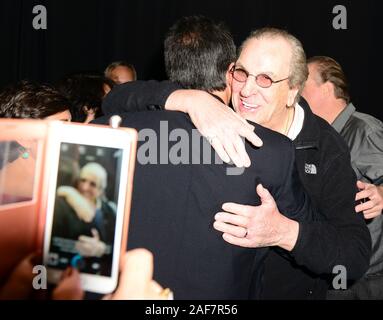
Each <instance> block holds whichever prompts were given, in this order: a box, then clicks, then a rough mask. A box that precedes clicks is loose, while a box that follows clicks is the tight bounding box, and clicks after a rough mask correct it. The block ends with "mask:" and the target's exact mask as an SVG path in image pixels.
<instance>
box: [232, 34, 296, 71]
mask: <svg viewBox="0 0 383 320" xmlns="http://www.w3.org/2000/svg"><path fill="white" fill-rule="evenodd" d="M291 56H292V50H291V46H290V44H289V43H288V42H287V41H286V40H284V39H283V38H280V37H273V38H272V37H262V38H260V39H256V38H253V39H250V40H248V41H247V42H246V43H245V45H244V46H243V49H242V51H241V54H240V56H239V59H238V64H240V65H242V66H243V67H244V68H246V69H247V71H249V72H250V73H253V72H255V73H261V72H264V73H272V74H274V75H278V76H288V73H289V70H290V62H291Z"/></svg>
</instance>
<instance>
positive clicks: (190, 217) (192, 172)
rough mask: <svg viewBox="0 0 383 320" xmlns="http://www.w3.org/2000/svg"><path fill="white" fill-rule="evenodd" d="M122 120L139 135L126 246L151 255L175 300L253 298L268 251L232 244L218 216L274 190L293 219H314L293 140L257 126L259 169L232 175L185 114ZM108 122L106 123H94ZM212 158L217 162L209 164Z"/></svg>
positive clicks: (160, 113) (252, 154)
mask: <svg viewBox="0 0 383 320" xmlns="http://www.w3.org/2000/svg"><path fill="white" fill-rule="evenodd" d="M121 116H122V118H123V122H122V125H123V126H129V127H133V128H136V129H137V130H139V143H138V151H137V158H138V161H137V164H136V170H135V177H134V186H133V197H132V210H131V218H130V226H129V240H128V247H129V248H137V247H144V248H147V249H149V250H150V251H152V252H153V254H154V279H156V281H158V282H159V283H161V285H163V286H165V287H170V288H171V289H172V290H173V291H174V294H175V298H176V299H248V298H249V297H250V295H249V294H250V288H251V283H252V282H255V283H257V281H256V279H257V277H258V276H259V273H258V269H259V268H258V266H259V263H260V261H262V258H263V257H264V256H265V255H266V252H267V251H268V250H267V249H248V248H241V247H237V246H233V245H230V244H228V243H227V242H225V241H224V240H223V239H222V234H221V233H220V232H218V231H216V230H214V228H213V222H214V215H215V214H216V213H217V212H219V211H221V206H222V204H223V203H224V202H237V203H243V204H249V205H258V204H260V201H259V198H258V196H257V195H256V192H255V187H256V185H257V184H258V183H262V184H263V185H264V186H265V187H266V188H268V189H269V190H270V192H271V193H272V194H273V195H274V197H275V199H276V201H277V203H278V206H279V207H280V208H281V209H282V210H283V212H284V213H286V214H287V215H288V216H290V217H291V218H293V219H297V220H300V219H305V218H306V215H310V213H309V212H310V209H309V202H308V199H307V197H306V196H305V194H304V192H303V189H302V187H301V186H300V183H297V182H298V180H299V178H298V174H297V172H296V170H295V165H294V162H295V159H294V147H293V145H292V143H291V141H290V140H289V139H287V138H286V137H284V136H282V135H280V134H278V133H275V132H273V131H271V130H268V129H266V128H263V127H261V126H259V125H255V126H256V132H257V134H258V135H259V136H260V137H261V138H262V139H263V141H264V142H265V146H264V147H262V148H260V149H256V148H253V147H251V146H250V145H247V146H246V147H247V151H248V153H249V155H250V158H251V161H252V163H253V165H252V166H251V167H250V168H247V169H246V170H245V171H244V172H243V173H242V172H241V171H240V172H238V173H241V174H236V175H230V174H228V171H227V170H228V169H233V168H232V166H230V165H227V164H223V163H222V161H220V160H219V161H218V163H215V159H218V157H217V155H216V154H215V153H214V152H213V151H212V149H211V147H210V145H209V144H208V143H207V142H206V140H205V139H202V138H201V137H200V136H199V134H198V131H197V130H196V129H195V127H194V126H193V125H192V123H191V121H190V119H189V117H188V116H187V115H185V114H182V113H179V112H169V111H150V112H137V113H126V114H121ZM107 122H108V118H107V117H104V118H101V119H98V120H96V123H107ZM174 130H177V131H174ZM192 130H194V132H193V133H192ZM174 133H177V134H179V136H178V138H177V139H174V136H173V138H172V139H170V140H172V141H169V136H168V134H171V135H172V134H174ZM183 133H184V134H183ZM171 135H170V136H171ZM195 135H197V136H198V137H199V138H198V139H197V140H194V141H205V142H204V143H205V146H204V147H202V150H205V149H207V151H206V150H205V152H203V151H202V150H200V144H199V143H198V144H195V143H193V142H192V141H191V140H190V139H195ZM153 137H154V138H153ZM185 137H186V138H185ZM151 139H152V140H151ZM153 139H154V140H153ZM185 139H186V140H185ZM174 140H177V141H174ZM150 144H151V145H152V146H153V145H154V146H155V151H157V152H155V153H153V154H154V156H153V154H152V155H149V153H150V152H153V149H151V151H149V145H150ZM160 145H161V148H160V147H159V146H160ZM182 148H186V149H184V150H183V152H184V154H183V156H184V155H185V152H186V153H188V150H189V154H188V155H187V156H186V157H183V156H182V155H180V158H179V159H181V158H183V160H182V161H181V163H177V164H175V162H174V161H175V160H176V157H175V155H176V153H177V152H176V150H181V149H182ZM185 150H186V151H185ZM206 152H207V153H206ZM209 153H211V154H212V157H206V154H207V155H209ZM169 154H172V155H173V157H169ZM281 154H283V157H281ZM207 159H210V160H213V161H207ZM146 161H149V163H146V164H145V162H146ZM193 163H194V164H193ZM209 163H211V164H209ZM235 170H237V168H235ZM307 218H308V219H311V217H310V216H307Z"/></svg>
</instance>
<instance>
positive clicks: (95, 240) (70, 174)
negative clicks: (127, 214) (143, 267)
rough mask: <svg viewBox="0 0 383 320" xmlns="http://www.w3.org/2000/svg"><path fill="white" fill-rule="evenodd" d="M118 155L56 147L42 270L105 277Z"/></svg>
mask: <svg viewBox="0 0 383 320" xmlns="http://www.w3.org/2000/svg"><path fill="white" fill-rule="evenodd" d="M122 155H123V150H122V149H118V148H109V147H100V146H92V145H85V144H75V143H67V142H62V143H61V144H60V156H59V164H58V170H57V171H58V173H57V180H56V186H55V190H56V193H55V201H54V209H53V210H54V211H53V219H52V231H51V237H50V244H49V251H48V259H47V265H48V266H50V267H52V268H56V269H62V270H63V269H66V268H67V267H68V265H70V266H73V267H75V268H77V269H78V270H79V271H80V272H81V273H88V274H92V275H101V276H106V277H110V276H111V273H112V263H113V251H114V250H113V248H114V243H115V239H116V220H117V219H116V215H117V207H118V204H119V203H118V201H119V194H120V176H121V163H122Z"/></svg>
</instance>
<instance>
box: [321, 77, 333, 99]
mask: <svg viewBox="0 0 383 320" xmlns="http://www.w3.org/2000/svg"><path fill="white" fill-rule="evenodd" d="M322 86H323V94H325V95H326V97H335V87H334V84H333V83H332V82H330V81H327V82H325V83H323V84H322Z"/></svg>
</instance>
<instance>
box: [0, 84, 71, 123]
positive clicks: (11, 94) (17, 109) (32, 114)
mask: <svg viewBox="0 0 383 320" xmlns="http://www.w3.org/2000/svg"><path fill="white" fill-rule="evenodd" d="M66 110H69V101H68V100H67V99H66V98H65V97H64V96H63V95H62V94H61V93H60V92H59V91H57V90H56V89H54V88H52V87H50V86H48V85H43V84H37V83H33V82H30V81H21V82H19V83H17V84H15V85H12V86H9V87H6V88H4V89H3V90H2V91H1V92H0V118H31V119H43V118H46V117H49V116H51V115H54V114H56V113H60V112H64V111H66Z"/></svg>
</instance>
